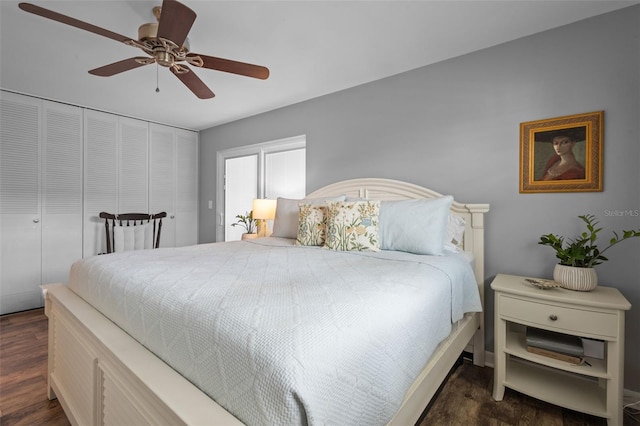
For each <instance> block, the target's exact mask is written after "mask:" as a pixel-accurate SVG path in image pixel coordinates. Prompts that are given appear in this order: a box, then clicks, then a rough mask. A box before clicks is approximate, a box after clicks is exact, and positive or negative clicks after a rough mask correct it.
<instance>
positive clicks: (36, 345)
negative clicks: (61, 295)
mask: <svg viewBox="0 0 640 426" xmlns="http://www.w3.org/2000/svg"><path fill="white" fill-rule="evenodd" d="M68 424H69V421H68V420H67V417H66V416H65V415H64V412H63V411H62V407H60V404H59V403H58V401H49V400H48V399H47V317H46V316H45V315H44V311H43V310H42V309H37V310H33V311H27V312H21V313H17V314H11V315H2V316H0V425H2V426H5V425H6V426H9V425H68Z"/></svg>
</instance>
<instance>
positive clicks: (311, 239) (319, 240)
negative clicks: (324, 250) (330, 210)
mask: <svg viewBox="0 0 640 426" xmlns="http://www.w3.org/2000/svg"><path fill="white" fill-rule="evenodd" d="M298 206H299V208H300V213H299V215H298V236H297V238H296V245H299V246H321V245H323V244H324V240H325V235H326V233H327V214H326V213H327V207H326V206H313V205H311V204H299V205H298Z"/></svg>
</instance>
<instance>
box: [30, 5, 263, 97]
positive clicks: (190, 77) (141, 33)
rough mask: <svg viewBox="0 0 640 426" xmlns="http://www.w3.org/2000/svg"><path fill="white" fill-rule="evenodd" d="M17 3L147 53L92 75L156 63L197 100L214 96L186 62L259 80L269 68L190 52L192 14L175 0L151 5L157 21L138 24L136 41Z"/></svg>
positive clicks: (85, 23)
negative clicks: (176, 78)
mask: <svg viewBox="0 0 640 426" xmlns="http://www.w3.org/2000/svg"><path fill="white" fill-rule="evenodd" d="M18 6H19V7H20V9H22V10H24V11H26V12H30V13H33V14H35V15H39V16H42V17H44V18H48V19H52V20H54V21H58V22H61V23H63V24H67V25H71V26H73V27H76V28H80V29H82V30H85V31H89V32H92V33H95V34H98V35H101V36H103V37H107V38H110V39H113V40H116V41H119V42H122V43H124V44H126V45H128V46H133V47H137V48H139V49H141V50H142V51H143V52H145V53H146V54H147V55H149V56H137V57H134V58H129V59H124V60H122V61H119V62H114V63H112V64H109V65H105V66H102V67H99V68H96V69H93V70H90V71H89V73H90V74H93V75H97V76H101V77H109V76H112V75H115V74H119V73H121V72H124V71H129V70H132V69H134V68H138V67H141V66H143V65H149V64H153V63H156V64H158V65H161V66H163V67H166V68H169V70H170V71H171V72H172V73H173V74H174V75H175V76H176V77H178V78H179V79H180V81H182V82H183V83H184V84H185V85H186V86H187V87H188V88H189V89H190V90H191V91H192V92H193V93H194V94H195V95H196V96H197V97H198V98H200V99H209V98H213V97H214V96H215V95H214V93H213V92H212V91H211V89H209V88H208V87H207V85H206V84H204V83H203V82H202V80H200V78H198V76H197V75H196V74H195V73H194V72H193V71H192V70H191V68H189V67H188V66H187V65H186V64H189V65H192V66H194V67H198V68H208V69H212V70H217V71H224V72H228V73H233V74H238V75H242V76H247V77H253V78H259V79H261V80H265V79H267V78H268V77H269V69H268V68H265V67H263V66H260V65H253V64H248V63H245V62H238V61H232V60H230V59H223V58H216V57H214V56H206V55H201V54H199V53H192V52H190V51H189V40H188V38H187V35H188V34H189V31H190V30H191V26H192V25H193V22H194V21H195V20H196V13H195V12H194V11H193V10H191V9H190V8H188V7H187V6H185V5H184V4H182V3H180V2H178V1H176V0H163V2H162V7H159V6H157V7H154V8H153V14H154V16H155V17H156V19H157V21H158V22H157V23H155V22H154V23H149V24H143V25H141V26H140V27H139V28H138V39H137V40H135V39H132V38H130V37H126V36H123V35H120V34H117V33H114V32H112V31H109V30H106V29H104V28H100V27H97V26H95V25H93V24H89V23H87V22H84V21H80V20H78V19H75V18H72V17H70V16H66V15H63V14H60V13H58V12H54V11H52V10H49V9H45V8H43V7H40V6H36V5H34V4H31V3H20V4H19V5H18Z"/></svg>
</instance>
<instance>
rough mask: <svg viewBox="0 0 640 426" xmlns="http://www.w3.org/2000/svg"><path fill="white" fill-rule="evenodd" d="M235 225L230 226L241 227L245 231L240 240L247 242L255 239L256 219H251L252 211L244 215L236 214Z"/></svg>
mask: <svg viewBox="0 0 640 426" xmlns="http://www.w3.org/2000/svg"><path fill="white" fill-rule="evenodd" d="M236 219H238V220H237V221H236V223H232V224H231V226H242V227H243V228H244V230H245V231H246V232H245V233H244V234H242V239H243V240H247V239H251V238H256V237H257V236H258V234H256V219H254V218H253V210H252V211H249V212H247V213H246V214H238V215H236Z"/></svg>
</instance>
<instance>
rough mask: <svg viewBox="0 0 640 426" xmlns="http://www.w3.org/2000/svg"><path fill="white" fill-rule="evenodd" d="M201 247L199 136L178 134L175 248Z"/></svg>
mask: <svg viewBox="0 0 640 426" xmlns="http://www.w3.org/2000/svg"><path fill="white" fill-rule="evenodd" d="M193 244H198V134H197V133H196V132H190V131H184V130H176V247H180V246H188V245H193Z"/></svg>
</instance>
